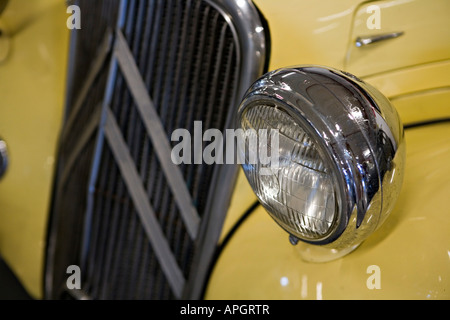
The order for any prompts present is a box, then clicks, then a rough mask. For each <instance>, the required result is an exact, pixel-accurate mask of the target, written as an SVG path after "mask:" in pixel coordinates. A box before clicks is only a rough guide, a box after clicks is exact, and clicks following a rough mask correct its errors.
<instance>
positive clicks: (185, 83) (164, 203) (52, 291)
mask: <svg viewBox="0 0 450 320" xmlns="http://www.w3.org/2000/svg"><path fill="white" fill-rule="evenodd" d="M73 4H76V5H78V6H79V7H80V8H81V12H82V18H83V19H82V29H81V30H77V31H76V32H74V36H73V37H72V44H71V66H70V68H69V72H70V79H69V85H68V92H67V107H66V120H65V124H64V127H63V131H62V137H61V142H60V152H59V159H58V160H59V161H58V167H57V174H56V182H55V193H54V200H53V206H52V219H51V225H50V233H49V248H48V258H47V278H46V281H47V283H46V293H47V296H48V297H50V298H56V299H58V298H63V297H72V298H73V297H74V298H86V299H173V298H181V297H185V296H186V284H187V282H188V279H189V278H190V276H191V274H192V272H191V271H192V270H191V268H192V266H193V261H194V260H195V256H196V255H198V254H199V252H198V251H199V250H200V247H201V245H199V241H201V239H202V237H200V236H199V234H200V232H201V230H204V229H205V223H206V222H205V221H206V220H208V219H206V218H205V217H206V216H207V215H208V214H209V207H208V206H209V205H210V202H211V199H212V197H213V196H214V194H213V193H214V191H213V190H214V188H212V181H214V180H215V179H218V178H217V177H219V175H218V170H219V169H218V165H206V164H192V165H180V166H178V167H174V169H170V168H169V169H167V165H166V162H161V157H160V156H159V155H160V154H161V153H160V149H161V148H162V147H161V144H160V143H159V141H158V143H156V141H155V140H158V139H156V138H155V136H157V134H158V133H159V134H161V133H162V132H163V133H164V136H165V139H167V142H168V145H169V146H170V147H173V146H174V145H175V144H176V143H178V142H171V141H170V137H171V134H172V132H173V131H174V130H175V129H178V128H185V129H187V130H189V132H193V125H194V121H202V126H203V130H207V129H209V128H218V129H225V128H228V127H230V126H231V127H232V126H233V125H232V122H231V119H232V116H233V113H234V111H233V109H234V108H233V106H234V105H235V104H236V102H237V101H238V100H239V98H240V95H241V94H242V89H241V88H240V86H242V87H245V86H248V85H249V84H250V83H242V82H241V79H240V75H241V72H242V67H243V56H242V55H243V53H242V51H241V50H240V44H239V41H238V38H237V37H236V34H235V29H234V27H233V25H232V24H231V23H230V21H229V20H228V19H226V18H225V16H224V14H223V13H222V12H221V10H219V8H220V7H219V6H217V5H216V4H215V3H213V2H210V1H201V0H192V1H189V0H188V1H186V0H173V1H156V0H148V1H144V0H140V1H137V0H136V1H112V0H105V1H90V0H79V1H73ZM117 43H119V44H121V45H122V47H120V45H118V44H117ZM120 48H126V49H123V50H122V51H121V52H119V53H117V51H120V50H121V49H120ZM127 54H128V57H132V58H133V59H132V60H133V63H131V64H130V63H128V64H127V63H125V62H124V63H121V61H122V60H124V61H125V60H126V57H127ZM120 57H122V60H121V58H120ZM124 57H125V58H124ZM261 64H262V63H261ZM133 67H135V69H133ZM133 71H136V72H138V74H137V73H133ZM257 72H260V71H257ZM130 79H131V80H130ZM130 81H138V82H139V84H141V85H142V86H143V87H145V91H146V93H147V94H148V96H149V103H147V104H146V101H147V100H146V99H145V97H144V98H143V99H142V98H141V96H142V94H140V93H142V91H141V92H140V93H139V92H136V91H135V90H134V88H135V87H136V86H133V85H132V84H130ZM149 105H150V107H152V108H153V109H154V111H155V112H156V114H157V117H158V120H159V121H157V124H158V125H159V124H160V125H161V131H160V132H158V130H157V129H155V128H153V127H152V125H151V124H152V123H154V122H152V121H154V119H152V117H151V116H148V115H146V113H145V110H147V109H148V106H149ZM146 108H147V109H146ZM105 123H106V124H105ZM152 130H153V131H152ZM152 132H154V134H155V135H152ZM162 140H164V139H162ZM163 146H164V144H163ZM166 149H167V148H166ZM123 154H125V155H126V157H124V158H126V159H125V160H123V159H122V158H123V157H122V155H123ZM120 159H122V160H120ZM176 170H179V176H180V177H181V178H182V180H180V179H178V180H177V179H176V175H175V174H172V173H171V172H170V171H176ZM233 179H234V177H233V176H231V177H230V180H233ZM174 181H175V183H174ZM177 181H178V182H179V181H182V183H181V184H179V183H178V186H174V184H175V185H176V184H177V183H176V182H177ZM228 184H230V185H232V182H228ZM180 185H182V186H180ZM226 189H227V188H226ZM228 189H229V190H223V196H224V197H228V198H229V197H230V192H231V188H228ZM183 190H187V193H186V194H188V195H189V200H190V202H191V204H192V207H193V210H192V211H193V215H192V214H191V215H189V214H190V213H192V212H189V210H188V208H186V207H185V206H183V203H186V201H185V202H183V199H184V198H183V196H182V195H180V194H179V193H181V194H182V193H183V192H182V191H183ZM226 209H227V208H226V207H224V208H222V212H221V216H222V217H223V215H224V214H225V213H226ZM184 213H185V216H184V215H183V214H184ZM148 215H154V219H153V220H151V219H150V218H149V219H147V216H148ZM192 217H194V218H195V217H198V221H199V223H198V226H197V225H196V224H195V221H196V220H195V219H192ZM146 219H147V220H146ZM146 221H147V222H146ZM189 221H190V222H189ZM155 224H157V226H156V229H155ZM195 226H197V227H195ZM194 227H195V228H194ZM156 231H158V232H159V231H160V232H161V235H162V237H159V238H158V237H157V236H155V234H156V233H158V232H156ZM152 237H153V238H152ZM217 237H218V234H217V236H216V240H217ZM155 239H156V240H155ZM158 239H160V240H164V241H162V242H163V244H167V246H166V247H164V245H161V246H159V245H156V247H157V248H156V249H155V243H157V242H158ZM216 240H215V241H216ZM161 261H165V262H161ZM70 265H77V266H80V268H81V280H82V281H81V289H80V290H68V289H67V287H66V280H67V277H68V274H67V273H66V270H67V267H68V266H70Z"/></svg>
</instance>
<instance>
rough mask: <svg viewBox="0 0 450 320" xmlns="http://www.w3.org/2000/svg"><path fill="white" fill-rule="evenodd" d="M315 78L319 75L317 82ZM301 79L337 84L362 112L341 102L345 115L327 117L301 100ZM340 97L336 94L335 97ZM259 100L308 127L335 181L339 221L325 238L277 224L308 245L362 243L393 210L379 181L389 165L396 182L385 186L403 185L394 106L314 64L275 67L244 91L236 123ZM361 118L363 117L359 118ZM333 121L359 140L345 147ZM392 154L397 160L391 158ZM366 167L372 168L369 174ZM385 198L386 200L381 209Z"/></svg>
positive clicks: (347, 77) (344, 76)
mask: <svg viewBox="0 0 450 320" xmlns="http://www.w3.org/2000/svg"><path fill="white" fill-rule="evenodd" d="M315 77H316V78H320V81H317V79H315ZM308 79H309V80H308ZM300 80H301V81H312V82H314V81H317V84H318V85H322V86H324V88H326V86H327V85H332V86H335V87H336V88H338V91H341V92H345V96H346V98H348V97H353V99H354V101H352V103H353V107H355V108H356V109H358V110H356V111H355V114H358V112H359V113H360V114H359V115H358V116H355V117H353V116H352V113H351V112H350V111H349V110H348V106H347V105H346V104H345V101H340V104H339V105H337V107H338V109H339V110H340V111H341V112H342V114H343V117H344V118H345V117H348V118H349V119H344V118H342V119H343V120H342V119H339V121H338V120H337V119H336V121H335V122H333V120H332V119H330V118H327V117H326V112H323V111H324V110H327V107H326V106H323V105H317V104H316V105H315V104H314V103H308V101H305V97H306V96H307V95H305V94H304V93H303V94H302V92H301V90H302V88H303V87H302V86H301V84H300ZM327 90H328V89H327ZM328 91H329V92H328V93H329V94H335V93H333V92H332V90H328ZM299 92H300V93H299ZM306 100H307V99H306ZM338 100H339V98H338V97H336V101H338ZM261 102H265V103H267V104H272V105H274V106H277V107H280V108H281V109H283V111H285V112H287V113H288V114H289V115H290V116H291V117H292V118H293V119H294V120H295V122H296V123H298V124H299V125H300V126H301V127H302V129H304V130H307V132H308V134H309V135H310V136H311V138H313V139H314V141H315V142H316V143H317V145H318V146H320V149H322V150H323V151H324V153H325V154H326V155H327V157H328V160H330V159H331V161H328V163H330V164H332V169H333V170H334V176H335V177H336V178H337V185H338V188H337V190H335V192H336V194H337V200H338V201H337V202H338V214H337V223H335V225H334V226H333V228H332V230H331V229H330V232H328V233H327V234H326V235H325V236H323V237H321V238H317V239H305V238H304V237H302V236H301V235H296V234H292V233H291V232H289V230H286V228H284V227H283V226H282V225H281V224H280V223H278V224H280V226H281V227H283V229H285V230H286V231H287V232H289V233H290V234H291V235H293V236H295V237H297V238H299V239H300V240H302V241H304V242H307V243H311V244H317V245H329V244H330V245H331V246H333V247H336V248H338V247H348V246H350V245H355V244H359V243H361V242H362V241H363V240H364V239H365V238H366V237H367V236H368V235H369V234H370V233H372V232H373V231H374V230H375V229H376V228H377V227H378V226H379V224H381V222H382V221H384V219H385V218H386V216H387V214H388V213H389V212H390V210H391V209H392V204H391V203H389V202H392V200H391V199H388V198H387V196H386V194H383V180H384V179H385V177H386V174H387V172H389V171H391V172H389V174H392V177H391V182H392V180H394V173H395V170H393V171H392V166H393V165H394V166H396V165H397V163H398V164H399V167H400V170H398V172H396V173H395V180H396V181H400V182H399V183H398V182H396V186H395V188H390V189H389V190H390V191H392V190H394V191H395V193H396V195H397V196H398V193H399V187H398V185H400V186H401V181H402V176H403V166H402V165H403V162H404V149H405V148H404V138H403V126H402V123H401V120H400V118H399V116H398V113H397V112H396V110H395V109H394V108H393V107H392V105H390V103H389V101H388V100H387V99H386V98H385V97H384V96H383V95H382V94H381V93H380V92H379V91H378V90H376V89H374V88H373V87H371V86H370V85H368V84H366V83H365V82H363V81H362V80H360V79H358V78H356V77H355V76H353V75H351V74H348V73H346V72H342V71H339V70H336V69H333V68H329V67H323V66H317V65H305V66H298V67H294V68H284V69H278V70H275V71H272V72H270V73H268V74H266V75H264V76H263V77H262V78H260V79H259V80H257V81H256V82H255V83H254V84H253V85H252V87H251V88H250V89H249V90H248V91H247V94H246V95H245V97H244V99H243V101H242V103H241V105H240V107H239V109H238V116H237V120H238V122H239V123H238V127H240V120H241V118H242V116H243V114H244V112H245V110H248V108H249V107H251V106H254V105H258V104H261ZM347 102H348V101H347ZM324 115H325V116H324ZM359 116H360V117H361V118H360V119H359V118H358V119H357V117H359ZM333 124H337V125H340V126H344V127H345V128H341V129H342V132H343V135H344V133H348V132H350V131H351V130H354V131H355V132H357V134H358V135H359V138H358V139H356V140H357V141H353V142H352V141H350V144H351V145H348V146H345V145H344V143H348V141H347V139H343V138H342V135H341V137H339V134H340V132H339V130H336V129H334V128H331V126H332V125H333ZM379 134H381V135H382V136H383V137H384V138H383V139H385V140H386V141H387V142H386V145H388V148H387V149H389V150H388V152H387V153H386V152H384V151H385V149H386V145H380V141H378V140H379V139H378V135H379ZM383 143H384V142H383ZM390 149H392V150H390ZM354 152H356V153H357V154H354ZM363 152H364V153H365V154H363ZM349 153H350V154H351V158H349V156H348V154H349ZM398 154H399V155H398ZM359 158H361V159H363V160H364V161H363V160H361V159H359ZM394 158H397V160H396V161H394ZM364 166H371V169H370V174H368V172H369V170H367V169H364V168H363V167H364ZM365 170H367V171H365ZM364 175H366V176H364ZM398 176H401V177H400V178H398ZM257 196H258V195H257ZM258 198H259V196H258ZM383 202H387V204H386V205H385V206H384V207H383V205H384V203H383ZM266 209H267V208H266ZM271 216H272V214H271ZM274 220H275V219H274ZM275 221H276V220H275ZM277 222H278V221H277Z"/></svg>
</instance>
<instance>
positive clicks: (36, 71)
mask: <svg viewBox="0 0 450 320" xmlns="http://www.w3.org/2000/svg"><path fill="white" fill-rule="evenodd" d="M0 19H1V20H0V21H1V23H2V26H4V28H5V30H4V32H6V33H7V34H8V35H9V38H10V52H9V53H8V57H7V59H6V60H5V61H4V62H3V63H1V64H0V136H1V137H2V138H3V139H5V141H6V143H7V144H8V150H9V155H10V165H9V167H8V170H7V173H6V175H5V176H4V178H3V179H2V180H0V253H1V255H2V257H3V258H4V260H5V261H6V262H7V263H8V265H9V266H10V267H11V269H12V270H13V271H14V273H15V274H16V275H17V277H18V278H19V279H20V280H21V282H22V283H23V285H24V286H25V287H26V289H27V290H28V292H29V293H30V294H31V295H32V296H33V297H36V298H40V297H42V292H43V290H42V289H43V288H42V287H43V267H44V249H45V240H46V231H47V220H48V213H49V204H50V195H51V187H52V182H53V181H52V180H53V172H54V163H55V157H56V145H57V140H58V134H59V130H60V126H61V121H62V112H63V109H64V108H63V106H64V93H65V83H66V60H67V48H68V34H69V32H68V29H67V27H66V20H67V13H66V7H65V3H64V1H61V0H39V1H36V0H32V1H30V0H12V1H10V2H9V4H8V7H7V9H6V10H5V12H4V13H3V15H2V16H1V18H0Z"/></svg>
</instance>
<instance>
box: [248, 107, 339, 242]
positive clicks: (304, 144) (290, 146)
mask: <svg viewBox="0 0 450 320" xmlns="http://www.w3.org/2000/svg"><path fill="white" fill-rule="evenodd" d="M241 126H242V128H243V129H244V130H245V131H246V132H248V130H249V129H253V130H254V132H264V133H266V132H267V133H268V132H271V130H276V132H277V133H278V135H277V137H278V139H279V141H278V147H279V149H278V151H279V152H278V154H279V159H278V160H279V161H278V165H277V166H276V167H275V166H273V164H272V163H267V164H262V163H256V164H255V165H246V166H244V171H245V174H246V175H247V177H248V180H249V181H250V184H251V185H252V186H253V187H254V190H255V192H256V194H257V195H258V197H259V199H260V200H261V203H262V204H263V205H264V207H266V209H267V210H268V212H269V213H270V214H271V215H272V217H273V218H274V219H275V221H276V222H278V223H279V224H280V225H282V226H283V227H284V228H285V229H287V230H288V231H289V233H291V234H292V235H295V236H297V237H299V238H304V239H310V240H314V239H320V238H323V237H324V236H326V235H327V234H328V233H329V232H330V230H332V228H333V226H334V225H335V223H336V220H337V219H336V218H337V216H338V214H339V207H338V205H337V203H336V195H335V193H336V190H337V188H336V180H337V179H336V177H335V176H334V173H333V170H332V169H331V166H330V163H329V160H328V159H327V157H326V156H325V153H324V152H323V150H321V148H320V147H319V146H318V144H317V143H316V142H315V141H314V140H313V138H312V137H311V136H310V135H309V134H308V133H307V132H305V130H304V129H303V128H302V127H300V126H299V125H298V124H297V123H296V122H295V121H294V119H293V118H292V117H291V116H290V115H289V114H288V113H287V112H285V111H283V110H282V109H280V108H277V107H275V106H273V105H272V106H268V105H255V106H252V107H250V108H248V109H246V111H245V112H244V113H243V115H242V120H241ZM261 129H262V131H261ZM261 140H263V141H267V139H258V141H259V143H260V144H261V143H262V142H261ZM269 141H270V140H269ZM264 148H265V146H261V145H260V146H259V148H258V150H263V149H264ZM248 149H249V147H248V145H247V150H248ZM268 149H269V148H268ZM245 162H246V163H249V162H250V161H249V158H248V156H247V158H246V161H245ZM261 169H269V170H268V171H266V172H265V174H260V170H261Z"/></svg>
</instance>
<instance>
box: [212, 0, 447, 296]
mask: <svg viewBox="0 0 450 320" xmlns="http://www.w3.org/2000/svg"><path fill="white" fill-rule="evenodd" d="M255 3H256V4H257V6H258V7H259V9H260V10H261V11H262V13H263V14H264V16H265V18H266V19H267V20H268V23H269V27H270V31H271V37H272V56H271V64H270V67H269V69H270V70H273V69H277V68H281V67H286V66H292V65H299V64H321V65H328V66H331V67H335V68H338V69H343V70H346V71H349V72H353V73H354V74H355V75H357V76H362V78H363V79H364V80H365V81H367V82H369V83H371V84H372V85H374V86H375V87H377V88H378V89H379V90H380V91H381V92H383V93H384V94H385V95H386V96H387V97H388V98H390V100H391V102H392V103H393V104H394V105H395V106H396V108H397V109H398V111H399V114H400V117H401V118H402V120H403V122H404V123H405V124H410V123H415V122H420V121H424V120H433V119H438V118H444V117H450V77H449V74H450V73H449V71H450V60H449V59H450V47H449V42H448V39H450V36H449V32H450V31H449V30H450V20H449V19H448V18H447V17H449V16H450V6H449V5H450V3H449V2H448V1H441V0H436V1H414V0H397V1H371V2H362V1H320V2H317V1H315V2H312V1H295V0H285V1H282V2H281V1H271V0H256V1H255ZM371 4H378V5H380V7H381V18H382V20H381V29H380V30H366V32H364V34H359V32H361V33H362V32H363V31H364V29H365V28H364V26H362V23H363V22H364V21H365V20H364V19H367V17H369V16H370V14H367V13H366V11H365V8H366V7H367V6H369V5H371ZM428 7H430V8H431V9H430V10H429V11H426V10H427V8H428ZM436 8H438V11H436ZM384 14H385V15H384ZM395 15H397V16H398V15H400V17H399V18H398V19H395ZM408 17H413V18H411V19H408ZM420 17H422V20H421V18H420ZM444 17H445V18H444ZM399 28H400V30H399ZM421 28H422V29H421ZM418 30H419V31H418ZM393 31H406V32H405V35H404V37H403V39H402V37H399V38H398V39H391V40H389V41H386V42H384V43H379V44H376V45H372V46H370V47H366V48H356V47H355V46H354V41H355V39H356V37H357V36H366V35H371V34H377V33H385V32H393ZM422 37H425V39H423V40H424V41H420V43H418V42H417V41H416V40H417V39H421V38H422ZM397 40H398V41H397ZM424 43H425V44H424ZM423 44H424V46H426V47H423V48H422V47H421V46H422V45H423ZM361 49H362V50H361ZM389 59H390V60H389ZM405 140H406V145H407V152H406V170H405V179H404V183H403V187H402V191H401V194H400V197H399V199H398V202H397V204H396V207H395V209H394V210H393V212H392V213H391V215H390V217H389V218H388V220H387V221H386V222H385V223H384V224H383V225H382V227H381V228H380V229H378V230H377V231H376V232H375V233H374V234H373V235H371V236H370V237H369V238H368V239H367V240H366V241H365V242H364V243H362V244H361V245H360V247H358V248H357V249H356V250H355V251H354V252H352V253H350V254H348V255H347V256H344V257H343V258H340V259H338V260H335V261H331V262H326V263H310V262H305V261H303V260H302V259H301V257H300V254H299V252H298V251H299V250H302V249H304V245H297V246H296V247H294V246H292V245H291V244H290V243H289V240H288V235H287V234H286V232H285V231H283V230H282V229H281V228H280V227H278V225H277V224H276V223H274V221H273V220H272V219H271V218H270V216H269V215H268V214H267V213H266V212H265V210H264V209H263V208H262V207H261V206H260V207H259V208H258V209H257V210H256V211H255V212H254V213H253V214H252V215H251V216H250V218H248V220H247V221H246V222H245V223H244V224H243V225H242V226H241V227H240V229H239V230H238V231H237V232H236V234H235V235H234V236H233V238H232V240H231V241H230V242H229V243H228V245H227V246H226V247H225V249H224V251H223V252H222V255H221V257H220V259H219V261H218V263H217V264H216V267H215V269H214V271H213V274H212V276H211V281H210V282H209V285H208V289H207V292H206V298H207V299H449V298H450V232H449V231H450V209H449V206H448V204H447V201H448V196H449V195H450V160H449V159H450V123H444V124H435V125H430V126H426V127H418V128H414V129H408V130H407V131H406V132H405ZM255 200H256V196H255V195H254V194H253V191H252V190H251V188H250V186H249V185H248V183H247V181H246V178H245V176H244V174H243V173H242V172H241V174H240V175H239V179H238V182H237V184H236V189H235V192H234V195H233V198H232V203H231V206H230V209H229V212H228V215H227V219H226V220H225V226H224V229H223V233H222V239H223V237H224V236H225V235H226V234H227V233H228V232H229V231H230V228H231V227H232V226H233V224H234V223H235V222H236V221H237V220H238V219H239V217H240V216H241V215H242V214H243V212H244V211H245V210H246V209H247V208H248V207H249V206H250V205H251V203H253V202H254V201H255ZM242 257H245V259H243V258H242ZM372 266H376V268H379V269H377V271H373V269H371V268H373V267H372ZM375 274H377V275H379V276H380V277H379V280H380V284H381V288H380V289H376V288H373V289H370V287H371V283H372V281H373V277H374V276H375Z"/></svg>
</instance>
